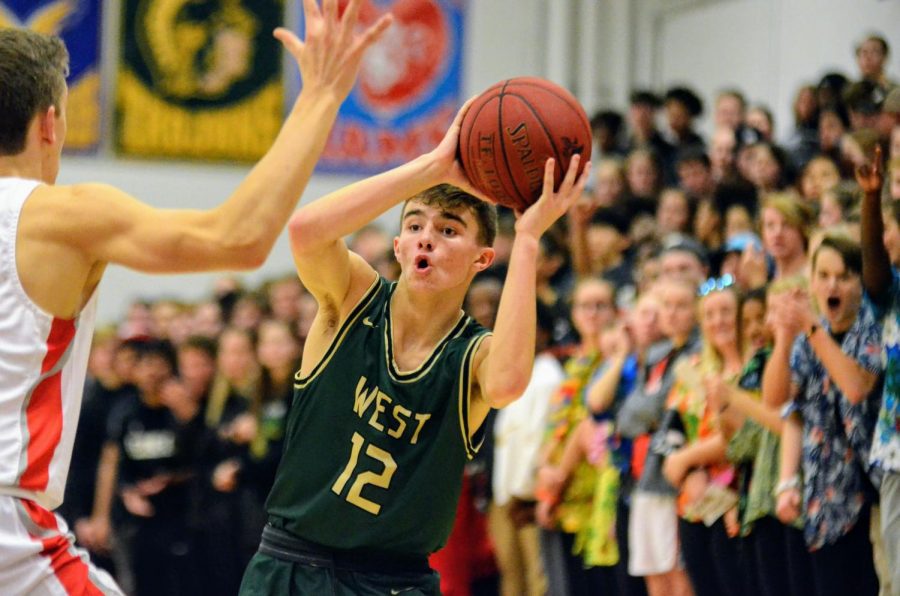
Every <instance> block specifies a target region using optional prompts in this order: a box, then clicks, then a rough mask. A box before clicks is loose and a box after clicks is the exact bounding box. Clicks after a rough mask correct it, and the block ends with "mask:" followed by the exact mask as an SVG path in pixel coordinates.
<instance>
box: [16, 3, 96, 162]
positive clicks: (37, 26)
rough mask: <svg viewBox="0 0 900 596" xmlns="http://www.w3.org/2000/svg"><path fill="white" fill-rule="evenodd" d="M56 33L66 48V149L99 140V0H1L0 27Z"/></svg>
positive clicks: (83, 147)
mask: <svg viewBox="0 0 900 596" xmlns="http://www.w3.org/2000/svg"><path fill="white" fill-rule="evenodd" d="M2 27H27V28H29V29H31V30H33V31H37V32H38V33H44V34H47V35H58V36H59V37H61V38H62V40H63V41H64V42H65V44H66V48H67V49H68V50H69V78H68V84H69V99H68V104H67V107H66V114H67V124H68V132H67V133H66V145H65V146H66V148H67V149H73V150H78V151H83V150H89V149H94V148H96V146H97V144H98V143H99V141H100V49H99V48H100V0H2V1H0V28H2Z"/></svg>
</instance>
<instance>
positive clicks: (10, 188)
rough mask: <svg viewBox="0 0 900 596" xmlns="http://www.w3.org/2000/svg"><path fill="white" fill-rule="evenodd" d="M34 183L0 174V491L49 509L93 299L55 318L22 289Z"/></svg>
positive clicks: (82, 368)
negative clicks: (21, 238) (22, 248)
mask: <svg viewBox="0 0 900 596" xmlns="http://www.w3.org/2000/svg"><path fill="white" fill-rule="evenodd" d="M38 184H40V183H39V182H36V181H33V180H22V179H19V178H0V494H7V495H12V496H18V497H22V498H25V499H31V500H34V501H36V502H37V503H39V504H40V505H42V506H43V507H45V508H47V509H54V508H56V507H58V506H59V504H60V503H62V500H63V490H64V488H65V485H66V477H67V476H68V472H69V461H70V459H71V456H72V443H73V441H74V440H75V429H76V426H77V425H78V414H79V411H80V409H81V396H82V391H83V389H84V377H85V373H86V370H87V359H88V353H89V350H90V345H91V336H92V334H93V328H94V314H95V310H96V302H97V299H96V292H95V294H94V296H93V297H92V298H91V299H90V301H89V302H88V304H87V305H86V306H85V307H84V309H83V310H82V312H81V314H80V315H79V316H78V317H76V318H74V319H58V318H56V317H54V316H53V315H50V314H48V313H46V312H44V311H43V310H41V308H40V307H38V306H37V305H36V304H35V303H34V302H32V301H31V299H29V297H28V296H27V294H26V293H25V290H24V289H23V287H22V283H21V281H20V279H19V274H18V270H17V267H16V236H17V231H18V224H19V214H20V213H21V211H22V206H23V205H24V204H25V201H26V200H27V198H28V196H29V195H30V194H31V192H32V191H33V190H34V189H35V188H36V187H37V186H38ZM48 266H52V264H48Z"/></svg>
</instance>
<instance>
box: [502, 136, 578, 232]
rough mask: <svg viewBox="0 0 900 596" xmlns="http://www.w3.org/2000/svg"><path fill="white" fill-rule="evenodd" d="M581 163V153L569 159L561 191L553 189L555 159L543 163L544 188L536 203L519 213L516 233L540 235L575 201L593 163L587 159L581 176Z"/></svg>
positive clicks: (560, 187)
mask: <svg viewBox="0 0 900 596" xmlns="http://www.w3.org/2000/svg"><path fill="white" fill-rule="evenodd" d="M579 163H581V155H579V154H577V153H576V154H575V155H573V156H572V159H571V160H570V161H569V170H568V171H567V172H566V176H565V178H563V180H562V183H560V185H559V190H553V179H554V172H555V168H556V160H555V159H553V158H552V157H551V158H550V159H548V160H547V162H546V163H545V165H544V190H543V192H542V193H541V197H540V198H539V199H538V200H537V202H535V203H534V205H532V206H531V207H529V208H528V209H526V210H525V211H524V212H523V213H521V214H520V215H519V218H518V220H517V221H516V234H523V233H527V234H533V235H534V236H535V237H537V238H540V237H541V235H542V234H543V233H544V232H546V231H547V228H549V227H550V226H551V225H553V222H555V221H556V220H557V219H559V218H560V217H561V216H562V215H563V214H564V213H565V212H566V211H568V210H569V209H570V208H571V207H572V205H573V204H575V201H577V200H578V198H579V197H580V196H581V194H582V193H583V192H584V187H585V185H586V184H587V181H588V176H589V175H590V173H591V162H587V163H586V164H584V169H583V170H582V171H581V175H580V176H579V175H578V164H579Z"/></svg>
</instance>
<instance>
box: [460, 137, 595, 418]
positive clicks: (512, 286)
mask: <svg viewBox="0 0 900 596" xmlns="http://www.w3.org/2000/svg"><path fill="white" fill-rule="evenodd" d="M580 159H581V156H580V155H575V156H573V157H572V161H571V162H570V164H569V170H568V172H566V176H565V178H564V179H563V181H562V184H561V185H560V188H559V191H557V192H554V190H553V173H554V168H555V167H556V162H555V161H554V160H552V159H548V160H547V163H546V165H545V167H544V189H543V193H542V194H541V198H540V199H538V201H537V202H536V203H535V204H534V205H532V206H531V207H529V208H528V209H527V210H526V211H525V212H524V213H522V214H521V215H520V216H519V218H518V220H517V221H516V236H515V239H514V240H513V247H512V252H511V254H510V258H509V269H508V271H507V274H506V281H505V282H504V284H503V293H502V294H501V296H500V306H499V307H498V309H497V320H496V323H495V324H494V334H493V336H492V337H490V338H488V339H487V340H485V341H484V342H483V343H482V344H481V347H480V348H479V350H478V353H476V355H475V359H476V360H475V367H476V368H475V379H476V382H477V384H478V391H477V392H475V393H474V395H476V396H477V397H476V399H475V400H474V401H473V403H472V404H471V407H470V408H469V418H470V420H469V428H471V429H477V428H478V427H479V426H480V425H481V422H482V421H483V420H484V417H485V416H487V412H488V409H489V408H502V407H503V406H505V405H507V404H509V403H512V402H513V401H515V400H516V399H518V397H519V396H520V395H522V393H523V392H524V391H525V388H526V387H527V386H528V381H529V379H530V378H531V367H532V364H533V363H534V342H535V325H536V323H535V318H536V313H535V306H534V305H535V304H536V301H537V298H536V295H535V279H536V259H537V255H538V240H539V239H540V237H541V235H543V233H544V232H546V231H547V229H548V228H549V227H550V226H551V225H552V224H553V222H555V221H556V220H557V219H559V218H560V216H562V214H563V213H565V212H566V211H567V210H568V209H569V208H570V207H571V206H572V204H573V203H574V202H575V200H576V199H577V198H578V197H579V196H581V193H582V191H583V190H584V185H585V183H586V182H587V178H588V174H589V173H590V163H586V164H585V167H584V170H583V171H582V173H581V176H576V172H577V169H578V163H579V161H580Z"/></svg>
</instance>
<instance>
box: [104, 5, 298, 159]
mask: <svg viewBox="0 0 900 596" xmlns="http://www.w3.org/2000/svg"><path fill="white" fill-rule="evenodd" d="M283 13H284V4H283V0H124V2H123V3H122V57H121V62H120V66H119V79H118V94H117V113H116V116H117V124H118V126H117V130H116V144H117V147H118V149H119V150H120V152H122V153H124V154H128V155H139V156H156V157H179V158H196V159H221V160H241V161H251V160H256V159H258V158H259V157H260V156H262V154H263V153H265V151H266V149H268V148H269V145H271V144H272V141H274V139H275V136H276V135H277V134H278V130H279V128H280V127H281V122H282V120H283V115H284V114H283V109H284V108H283V106H284V91H283V86H282V75H281V65H282V52H281V44H280V43H279V42H278V41H277V40H276V39H274V38H273V37H272V30H273V29H275V27H278V26H280V25H282V24H283Z"/></svg>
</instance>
